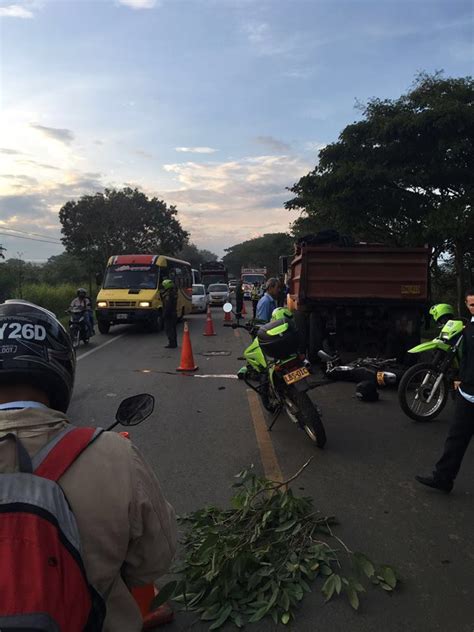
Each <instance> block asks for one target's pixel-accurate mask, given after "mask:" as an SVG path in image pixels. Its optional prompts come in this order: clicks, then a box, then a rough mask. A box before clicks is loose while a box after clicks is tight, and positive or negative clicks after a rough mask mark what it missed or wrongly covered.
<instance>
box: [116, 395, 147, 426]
mask: <svg viewBox="0 0 474 632" xmlns="http://www.w3.org/2000/svg"><path fill="white" fill-rule="evenodd" d="M154 407H155V398H154V397H153V395H149V394H148V393H141V394H140V395H133V396H132V397H127V399H124V400H123V401H122V402H121V403H120V406H119V407H118V409H117V412H116V414H115V419H116V420H117V423H119V424H122V426H136V425H137V424H139V423H141V422H142V421H144V420H145V419H146V418H147V417H149V416H150V415H151V413H152V412H153V409H154Z"/></svg>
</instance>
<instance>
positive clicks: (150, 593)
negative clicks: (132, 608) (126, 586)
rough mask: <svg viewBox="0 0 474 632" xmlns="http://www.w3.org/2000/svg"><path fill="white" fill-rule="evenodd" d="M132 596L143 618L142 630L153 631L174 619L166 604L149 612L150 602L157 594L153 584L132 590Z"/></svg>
mask: <svg viewBox="0 0 474 632" xmlns="http://www.w3.org/2000/svg"><path fill="white" fill-rule="evenodd" d="M132 594H133V598H134V599H135V601H136V602H137V604H138V607H139V608H140V612H141V614H142V616H143V630H154V629H155V628H156V627H157V626H159V625H164V624H165V623H170V622H171V621H172V620H173V619H174V613H173V611H172V609H171V607H170V606H169V605H168V604H167V603H164V604H163V605H162V606H160V607H159V608H157V609H156V610H150V606H151V602H152V600H153V598H154V597H155V595H157V594H158V590H157V589H156V588H155V586H154V585H153V584H147V585H146V586H137V587H136V588H132Z"/></svg>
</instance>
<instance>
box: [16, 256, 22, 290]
mask: <svg viewBox="0 0 474 632" xmlns="http://www.w3.org/2000/svg"><path fill="white" fill-rule="evenodd" d="M16 254H17V255H18V298H23V253H22V252H18V251H17V253H16Z"/></svg>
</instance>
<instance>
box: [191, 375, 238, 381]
mask: <svg viewBox="0 0 474 632" xmlns="http://www.w3.org/2000/svg"><path fill="white" fill-rule="evenodd" d="M192 377H221V378H223V379H226V380H238V379H239V378H238V376H237V375H225V374H222V375H193V376H192Z"/></svg>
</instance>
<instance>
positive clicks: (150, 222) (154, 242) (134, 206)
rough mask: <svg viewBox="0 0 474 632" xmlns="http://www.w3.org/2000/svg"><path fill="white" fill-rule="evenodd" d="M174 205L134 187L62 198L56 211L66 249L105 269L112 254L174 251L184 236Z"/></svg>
mask: <svg viewBox="0 0 474 632" xmlns="http://www.w3.org/2000/svg"><path fill="white" fill-rule="evenodd" d="M177 214H178V211H177V209H176V207H175V206H169V207H168V206H167V205H166V203H165V202H164V201H163V200H158V199H157V198H151V199H149V198H148V197H147V196H146V195H145V194H144V193H142V192H141V191H139V190H138V189H131V188H129V187H125V188H124V189H122V190H120V191H117V190H116V189H105V190H104V192H103V193H96V194H95V195H84V196H82V197H81V198H80V200H78V201H75V200H73V201H70V202H66V204H65V205H64V206H63V207H62V208H61V210H60V211H59V220H60V222H61V224H62V228H61V232H62V234H63V237H62V242H63V244H64V245H65V247H66V251H67V252H68V253H70V254H73V255H76V256H78V257H80V258H81V259H82V260H85V261H87V262H88V263H87V267H88V273H90V271H91V269H92V266H100V267H103V266H104V265H105V264H106V262H107V259H108V258H109V257H110V256H111V255H114V254H135V253H161V254H166V255H174V254H175V253H176V252H178V251H179V250H180V249H181V248H182V246H183V244H184V243H185V241H186V240H187V238H188V233H187V232H186V231H185V230H183V228H182V227H181V224H180V222H179V220H178V219H177V217H176V216H177Z"/></svg>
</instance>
